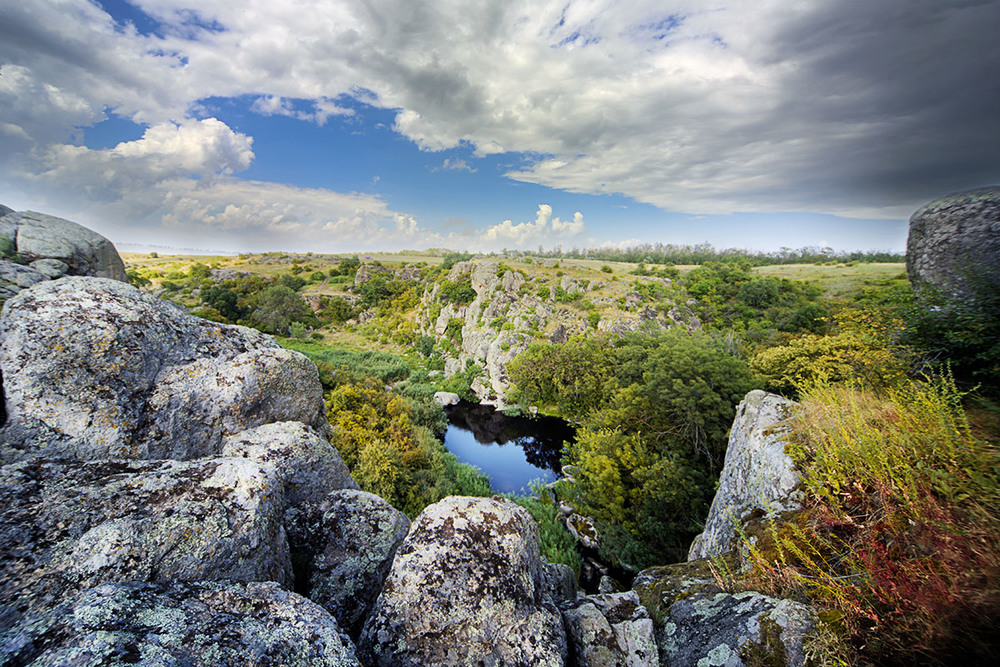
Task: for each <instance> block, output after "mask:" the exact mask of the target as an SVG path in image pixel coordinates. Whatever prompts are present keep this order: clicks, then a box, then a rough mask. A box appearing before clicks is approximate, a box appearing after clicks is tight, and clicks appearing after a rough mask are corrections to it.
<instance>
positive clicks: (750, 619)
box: [660, 593, 816, 667]
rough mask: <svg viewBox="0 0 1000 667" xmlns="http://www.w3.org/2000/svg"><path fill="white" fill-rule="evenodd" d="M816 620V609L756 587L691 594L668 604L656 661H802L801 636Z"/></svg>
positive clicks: (675, 666)
mask: <svg viewBox="0 0 1000 667" xmlns="http://www.w3.org/2000/svg"><path fill="white" fill-rule="evenodd" d="M815 626H816V614H815V612H814V611H813V610H812V609H811V608H810V607H807V606H805V605H803V604H801V603H798V602H794V601H792V600H782V599H778V598H772V597H768V596H766V595H761V594H760V593H737V594H735V595H730V594H728V593H716V594H714V595H694V596H691V597H689V598H685V599H683V600H679V601H678V602H676V603H674V605H673V606H672V607H671V608H670V612H669V615H668V618H667V619H666V620H665V622H664V631H663V633H662V635H661V636H660V663H661V664H662V665H665V666H666V667H689V666H690V665H701V664H705V665H726V667H742V666H743V665H746V664H750V665H761V664H783V665H787V666H788V667H801V666H802V665H804V664H805V653H804V650H803V647H802V640H803V639H804V637H805V635H806V634H807V633H808V632H809V631H810V630H812V629H813V628H814V627H815Z"/></svg>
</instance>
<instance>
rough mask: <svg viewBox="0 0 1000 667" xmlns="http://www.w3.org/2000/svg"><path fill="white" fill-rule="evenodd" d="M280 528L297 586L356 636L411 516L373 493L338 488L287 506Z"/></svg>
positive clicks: (378, 590) (404, 534)
mask: <svg viewBox="0 0 1000 667" xmlns="http://www.w3.org/2000/svg"><path fill="white" fill-rule="evenodd" d="M285 526H286V529H287V531H288V541H289V544H290V546H291V550H292V558H293V559H294V561H295V563H296V570H297V576H296V578H297V580H298V588H297V590H299V591H300V592H302V593H303V594H304V595H306V596H308V597H309V599H310V600H312V601H313V602H316V603H317V604H319V605H321V606H322V607H323V608H325V609H326V610H327V611H329V612H330V613H331V614H333V615H334V617H335V618H336V619H337V621H338V623H339V624H340V626H341V627H342V628H344V629H345V630H347V631H348V632H349V633H351V635H352V636H357V634H358V632H360V630H361V623H362V622H364V619H365V618H366V617H367V616H368V612H369V610H370V609H371V606H372V603H374V602H375V598H376V597H377V596H378V594H379V592H380V591H381V590H382V583H383V582H384V581H385V577H386V575H387V574H388V573H389V567H390V566H391V565H392V559H393V556H394V555H395V554H396V549H397V548H398V547H399V545H400V544H401V543H402V541H403V538H405V537H406V532H407V530H409V528H410V520H409V519H407V518H406V516H405V515H404V514H403V513H402V512H400V511H399V510H396V509H394V508H393V507H392V506H391V505H389V503H387V502H386V501H384V500H383V499H381V498H379V497H378V496H376V495H372V494H370V493H365V492H364V491H356V490H342V491H334V492H333V493H331V494H329V495H328V496H326V498H324V499H323V501H322V502H319V503H309V504H306V505H303V506H301V507H298V508H294V509H291V510H289V511H288V512H287V513H286V514H285Z"/></svg>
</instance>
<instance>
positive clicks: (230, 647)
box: [0, 582, 359, 667]
mask: <svg viewBox="0 0 1000 667" xmlns="http://www.w3.org/2000/svg"><path fill="white" fill-rule="evenodd" d="M0 664H4V665H34V666H38V667H42V666H45V665H76V666H78V667H98V666H103V665H133V664H138V665H147V666H149V667H159V666H162V667H167V666H175V665H176V666H180V665H185V666H188V667H201V666H204V667H216V666H217V665H247V666H249V665H276V666H277V665H283V666H288V667H305V666H309V667H358V666H359V663H358V661H357V658H356V657H355V653H354V647H353V646H352V645H351V643H350V641H349V640H347V639H345V638H344V637H342V636H341V634H340V632H339V628H338V627H337V622H336V621H335V620H334V619H333V618H332V617H331V616H330V615H329V614H328V613H326V612H325V611H324V610H323V609H322V608H321V607H319V606H318V605H316V604H313V603H312V602H310V601H309V600H306V599H305V598H302V597H300V596H298V595H296V594H295V593H289V592H288V591H286V590H284V589H282V588H281V587H280V586H278V585H277V584H274V583H234V582H199V583H176V582H175V583H171V584H148V583H141V582H123V583H108V584H103V585H100V586H97V587H95V588H92V589H90V590H87V591H84V592H82V593H80V594H78V595H72V596H69V597H68V599H67V600H66V601H65V602H62V603H61V604H59V605H58V606H55V607H53V608H51V609H48V610H46V611H45V612H42V613H39V614H36V615H33V616H32V617H31V618H30V619H29V620H28V621H27V622H25V623H22V624H18V625H16V626H14V627H10V626H8V627H7V629H6V631H0Z"/></svg>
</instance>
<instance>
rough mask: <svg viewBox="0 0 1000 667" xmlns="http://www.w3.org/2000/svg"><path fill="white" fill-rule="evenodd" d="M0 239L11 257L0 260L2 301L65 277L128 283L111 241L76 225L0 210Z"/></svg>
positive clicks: (45, 216)
mask: <svg viewBox="0 0 1000 667" xmlns="http://www.w3.org/2000/svg"><path fill="white" fill-rule="evenodd" d="M3 237H5V238H6V239H8V240H9V242H10V245H11V247H10V251H11V254H12V257H5V258H2V257H0V299H5V298H9V297H12V296H14V295H15V294H17V293H18V292H20V291H21V290H22V289H25V288H27V287H30V286H31V285H34V284H35V283H39V282H41V281H43V280H51V279H54V278H60V277H62V276H64V275H69V276H96V277H100V278H111V279H113V280H122V281H124V280H126V275H125V265H124V264H123V263H122V260H121V257H119V256H118V251H117V250H115V247H114V245H112V243H111V241H109V240H107V239H106V238H104V237H103V236H101V235H100V234H98V233H97V232H94V231H91V230H89V229H87V228H86V227H82V226H80V225H78V224H76V223H75V222H70V221H69V220H63V219H62V218H56V217H53V216H51V215H44V214H42V213H35V212H34V211H24V212H21V213H18V212H16V211H14V210H12V209H10V208H8V207H6V206H0V238H3ZM12 258H17V259H18V260H19V261H20V262H22V263H20V264H19V263H15V262H14V261H11V260H12Z"/></svg>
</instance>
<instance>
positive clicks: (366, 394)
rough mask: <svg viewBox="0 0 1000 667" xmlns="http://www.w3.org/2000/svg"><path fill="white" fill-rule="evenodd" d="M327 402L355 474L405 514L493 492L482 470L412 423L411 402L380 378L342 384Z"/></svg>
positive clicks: (340, 445) (337, 440)
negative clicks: (447, 500)
mask: <svg viewBox="0 0 1000 667" xmlns="http://www.w3.org/2000/svg"><path fill="white" fill-rule="evenodd" d="M326 405H327V418H328V419H329V420H330V423H331V424H332V425H333V426H334V427H335V437H334V443H333V444H334V445H335V446H336V447H337V449H338V451H339V452H340V455H341V457H343V459H344V462H345V463H346V464H347V466H348V468H349V469H350V470H351V474H352V475H353V476H354V479H355V480H357V482H358V484H359V485H360V486H361V488H362V489H364V490H365V491H369V492H370V493H375V494H378V495H380V496H382V497H383V498H385V499H386V500H387V501H389V503H391V504H392V505H393V507H396V508H397V509H399V510H400V511H402V512H404V513H405V514H407V515H408V516H410V517H414V516H416V515H417V514H418V513H419V512H420V511H421V510H423V508H424V507H426V506H427V505H429V504H431V503H434V502H437V501H438V500H440V499H442V498H444V497H446V496H449V495H456V494H461V495H481V496H485V495H489V494H490V493H491V489H490V486H489V481H488V480H487V479H486V478H485V477H484V476H483V475H482V474H481V473H479V472H478V471H476V470H474V469H472V468H470V467H469V466H465V465H463V464H460V463H459V462H458V460H457V459H456V458H455V457H454V455H452V454H450V453H449V452H447V451H446V450H445V448H444V445H443V444H442V443H441V442H440V441H439V440H438V439H437V438H435V437H434V435H433V434H432V433H431V431H430V430H429V429H427V428H426V427H424V426H421V425H420V424H418V423H417V422H416V419H415V413H414V410H413V403H412V401H411V400H409V399H407V398H406V397H403V396H400V395H398V394H396V393H394V392H391V391H386V389H385V387H384V385H383V384H382V383H381V382H379V381H377V380H374V379H369V380H362V381H357V382H348V383H343V384H340V385H338V386H337V387H336V388H334V389H333V390H331V391H330V392H328V393H327V396H326ZM438 410H439V411H440V407H438Z"/></svg>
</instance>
